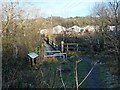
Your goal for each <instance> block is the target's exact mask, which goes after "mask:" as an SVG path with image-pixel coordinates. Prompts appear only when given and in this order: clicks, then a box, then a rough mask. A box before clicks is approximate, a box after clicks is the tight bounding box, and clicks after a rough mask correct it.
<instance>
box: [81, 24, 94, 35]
mask: <svg viewBox="0 0 120 90" xmlns="http://www.w3.org/2000/svg"><path fill="white" fill-rule="evenodd" d="M95 29H96V28H95V26H90V25H88V26H86V27H84V31H83V32H84V33H85V32H89V33H90V32H95Z"/></svg>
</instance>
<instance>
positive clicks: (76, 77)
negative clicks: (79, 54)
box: [75, 60, 82, 90]
mask: <svg viewBox="0 0 120 90" xmlns="http://www.w3.org/2000/svg"><path fill="white" fill-rule="evenodd" d="M80 61H82V60H80ZM80 61H76V67H75V75H76V76H75V80H76V87H77V90H78V87H79V86H78V74H77V64H78V63H79V62H80Z"/></svg>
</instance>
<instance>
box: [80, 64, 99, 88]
mask: <svg viewBox="0 0 120 90" xmlns="http://www.w3.org/2000/svg"><path fill="white" fill-rule="evenodd" d="M96 64H97V62H96V63H95V64H94V65H93V67H92V68H91V70H90V71H89V73H88V74H87V75H86V77H85V78H84V79H83V80H82V82H81V83H80V84H79V85H78V87H79V86H81V85H82V84H83V82H84V81H85V80H86V79H87V78H88V76H89V75H90V74H91V72H92V71H93V69H94V67H95V65H96Z"/></svg>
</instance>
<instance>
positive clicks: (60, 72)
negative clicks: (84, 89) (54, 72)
mask: <svg viewBox="0 0 120 90" xmlns="http://www.w3.org/2000/svg"><path fill="white" fill-rule="evenodd" d="M59 71H60V79H61V82H62V84H63V87H64V89H65V90H66V86H65V83H64V81H63V78H62V73H61V66H60V67H59Z"/></svg>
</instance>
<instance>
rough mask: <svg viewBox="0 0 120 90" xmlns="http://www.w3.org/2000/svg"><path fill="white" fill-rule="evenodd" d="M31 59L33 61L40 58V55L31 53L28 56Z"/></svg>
mask: <svg viewBox="0 0 120 90" xmlns="http://www.w3.org/2000/svg"><path fill="white" fill-rule="evenodd" d="M28 56H29V57H31V58H32V59H34V58H36V57H38V54H36V53H35V52H31V53H29V54H28Z"/></svg>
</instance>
